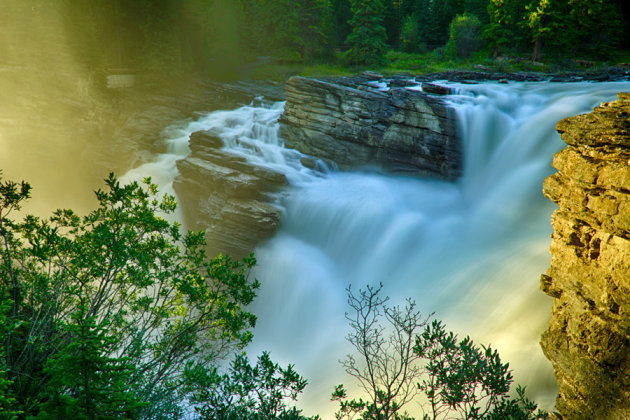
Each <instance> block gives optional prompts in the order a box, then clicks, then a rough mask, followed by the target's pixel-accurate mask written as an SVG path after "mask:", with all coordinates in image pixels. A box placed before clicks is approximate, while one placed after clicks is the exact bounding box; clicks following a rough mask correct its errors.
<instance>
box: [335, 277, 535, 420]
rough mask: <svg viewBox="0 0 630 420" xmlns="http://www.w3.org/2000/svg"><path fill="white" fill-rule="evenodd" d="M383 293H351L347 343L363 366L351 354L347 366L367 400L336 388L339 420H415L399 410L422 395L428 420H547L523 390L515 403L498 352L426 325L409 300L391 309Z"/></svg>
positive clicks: (377, 290)
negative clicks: (351, 395)
mask: <svg viewBox="0 0 630 420" xmlns="http://www.w3.org/2000/svg"><path fill="white" fill-rule="evenodd" d="M381 290H382V286H380V287H378V288H373V287H369V286H368V287H367V290H360V291H359V296H355V295H354V294H353V293H352V291H351V290H350V288H348V303H349V305H350V307H351V308H352V309H353V310H354V313H353V314H352V316H350V315H346V317H347V319H348V321H349V322H350V327H351V330H352V332H351V333H350V334H349V335H348V337H347V339H348V341H349V342H350V343H351V344H352V345H353V347H354V348H355V349H356V351H357V352H358V353H359V355H360V356H361V357H360V360H361V365H359V362H358V361H357V360H356V359H355V358H354V357H353V356H352V355H349V356H348V357H347V359H346V360H344V361H342V365H343V366H344V367H345V368H346V371H347V372H348V373H349V374H350V375H351V376H353V377H354V378H355V379H357V380H358V382H359V384H360V385H361V387H362V388H363V390H364V391H365V392H366V393H367V395H368V399H367V400H363V399H358V400H357V399H351V400H348V395H347V393H346V391H345V389H344V387H343V385H339V386H337V388H336V389H335V391H334V392H333V395H332V399H333V400H337V401H339V404H340V408H339V411H338V412H337V413H336V418H337V419H338V420H341V419H344V418H348V419H353V418H356V416H359V417H358V419H360V420H361V419H362V420H384V419H394V420H412V419H413V418H412V417H410V416H409V414H407V413H406V412H401V411H402V408H403V407H404V406H405V404H407V403H409V402H410V401H413V400H414V398H415V397H416V396H417V395H418V394H420V393H422V394H424V396H425V397H426V400H427V401H428V409H427V410H424V411H425V413H424V416H423V418H424V419H425V420H429V419H432V420H444V419H452V418H465V419H492V420H499V419H506V418H509V419H519V420H529V419H544V418H547V414H546V413H544V412H542V411H536V409H537V406H536V404H534V403H532V402H531V401H529V400H528V399H527V398H526V397H525V390H524V389H523V388H521V387H517V398H511V397H510V396H509V395H508V392H509V390H510V386H511V384H512V381H513V378H512V374H511V373H510V371H509V366H508V364H507V363H502V362H501V359H500V358H499V354H498V353H497V351H496V350H492V349H491V348H490V347H481V348H480V347H478V346H476V345H475V344H474V343H473V342H472V340H471V339H470V338H468V337H466V338H465V339H464V340H462V341H460V340H459V339H458V338H457V336H456V335H455V334H453V333H452V332H447V331H446V329H445V327H444V325H443V324H442V323H441V322H440V321H437V320H434V321H433V322H432V323H431V324H428V323H427V321H428V318H422V317H421V316H420V313H419V312H418V311H416V310H415V303H414V302H413V301H411V300H408V301H407V306H405V308H404V309H401V308H400V307H388V306H387V305H386V303H387V301H388V298H382V297H380V296H379V293H380V292H381ZM383 319H384V320H385V321H386V324H385V325H383V323H382V320H383ZM419 329H421V331H418V330H419ZM385 332H387V336H385V335H384V333H385Z"/></svg>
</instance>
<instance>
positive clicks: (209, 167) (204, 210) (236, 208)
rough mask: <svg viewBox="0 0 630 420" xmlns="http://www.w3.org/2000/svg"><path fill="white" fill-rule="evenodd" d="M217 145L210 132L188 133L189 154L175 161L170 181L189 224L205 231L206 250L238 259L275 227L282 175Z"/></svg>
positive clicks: (278, 219) (266, 236)
mask: <svg viewBox="0 0 630 420" xmlns="http://www.w3.org/2000/svg"><path fill="white" fill-rule="evenodd" d="M222 146H223V142H222V141H221V139H220V138H218V137H217V136H216V135H214V134H213V133H212V132H211V131H201V132H196V133H193V134H192V135H191V137H190V149H191V153H190V155H189V156H188V157H186V158H185V159H181V160H179V161H177V169H178V170H179V175H178V176H177V178H175V181H174V183H173V186H174V188H175V190H176V192H177V195H178V197H179V199H180V202H181V203H182V208H183V211H184V218H185V220H186V223H187V225H188V228H189V229H192V230H205V231H206V238H207V241H208V251H209V253H210V255H215V254H217V253H219V252H222V253H224V254H228V255H230V256H231V257H232V258H242V257H244V256H246V255H248V254H249V253H250V252H251V251H253V249H254V248H255V247H256V245H258V244H259V243H260V242H262V241H263V240H265V239H268V238H270V237H271V236H272V235H273V234H274V233H275V232H276V230H277V228H278V224H279V222H280V215H281V211H280V209H279V208H278V207H276V206H275V205H274V204H273V203H274V201H275V197H274V193H277V192H278V191H280V190H281V189H282V188H283V187H284V186H286V185H287V179H286V177H285V176H284V175H283V174H281V173H278V172H275V171H273V170H270V169H268V168H264V167H260V166H257V165H254V164H251V163H249V162H247V161H246V159H245V158H244V157H242V156H239V155H236V154H234V153H231V152H229V151H227V150H223V149H222V148H221V147H222Z"/></svg>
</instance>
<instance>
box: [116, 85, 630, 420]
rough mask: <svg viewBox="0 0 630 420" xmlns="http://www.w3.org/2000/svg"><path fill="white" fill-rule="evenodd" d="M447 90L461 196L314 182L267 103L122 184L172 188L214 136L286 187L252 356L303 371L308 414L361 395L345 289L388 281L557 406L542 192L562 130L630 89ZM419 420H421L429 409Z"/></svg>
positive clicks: (214, 123)
mask: <svg viewBox="0 0 630 420" xmlns="http://www.w3.org/2000/svg"><path fill="white" fill-rule="evenodd" d="M450 85H451V86H453V87H455V88H456V91H457V94H455V95H452V96H451V97H450V99H449V100H450V102H451V104H452V106H453V107H454V108H455V110H456V117H457V124H458V131H459V133H460V135H461V138H462V142H463V147H464V156H465V162H464V172H463V176H462V177H461V178H460V179H459V180H458V181H457V182H455V183H447V182H442V181H437V180H428V179H418V178H413V177H408V176H406V177H403V176H394V175H386V174H381V173H376V172H369V171H360V170H357V171H353V172H338V171H334V170H329V169H328V168H326V167H325V166H323V165H322V168H321V169H323V170H321V171H312V170H310V169H306V168H304V167H303V166H302V165H301V164H300V163H299V158H300V156H301V155H300V154H299V153H298V152H296V151H293V150H288V149H284V148H283V142H282V139H281V138H280V137H279V135H278V131H279V125H278V122H277V120H278V118H279V116H280V114H281V113H282V107H283V104H282V103H276V104H273V105H268V104H267V105H265V104H263V103H262V102H260V103H256V104H252V105H249V106H244V107H241V108H238V109H235V110H230V111H216V112H212V113H210V114H207V115H205V116H203V117H201V118H200V119H199V120H197V121H194V122H191V123H188V124H185V125H182V126H179V127H174V128H171V134H170V138H171V139H172V140H171V141H170V142H169V144H170V149H169V150H168V152H167V153H166V154H164V155H160V156H158V157H157V158H156V160H155V161H154V162H152V163H150V164H147V165H145V166H143V167H141V168H137V169H135V170H134V172H133V173H130V174H127V175H126V176H125V177H124V178H125V179H131V178H137V177H138V176H140V174H142V175H143V176H146V175H153V176H154V181H156V180H157V181H158V184H160V186H161V187H162V190H164V189H165V188H166V191H169V188H172V187H171V184H172V180H173V178H174V177H175V176H176V174H177V170H176V167H175V160H176V159H179V158H182V157H184V156H185V155H186V154H187V153H188V150H187V145H186V141H187V138H188V135H189V134H190V133H191V132H193V131H197V130H201V129H211V130H213V131H215V133H216V134H218V135H219V136H221V137H222V138H223V140H224V142H225V144H226V146H225V147H228V148H231V149H233V150H236V151H238V152H239V153H241V154H243V155H244V156H246V157H247V158H248V159H250V160H251V161H253V162H256V163H258V164H260V165H267V166H269V167H272V168H274V169H276V170H279V171H282V172H284V173H285V174H286V175H287V177H288V179H289V181H290V184H291V186H290V188H289V189H288V190H287V191H285V192H283V193H282V194H281V195H280V196H279V197H278V205H279V206H281V208H282V210H283V217H282V221H281V227H280V231H279V232H278V233H277V234H276V236H275V237H274V238H272V239H271V240H269V241H267V242H266V243H264V244H263V245H261V246H260V247H258V249H257V250H256V256H257V259H258V264H257V266H256V268H255V270H254V275H255V276H256V277H257V278H258V279H259V280H260V281H261V283H262V287H261V289H260V291H259V296H258V298H257V299H256V301H255V303H254V304H253V307H252V308H251V309H252V310H253V311H254V312H255V313H256V314H257V315H258V317H259V319H258V324H257V326H256V329H255V331H254V342H253V343H252V344H251V346H250V347H249V348H248V349H247V351H248V353H249V354H250V356H251V357H255V356H256V355H257V354H259V353H260V352H261V351H262V350H269V351H270V352H271V356H272V358H273V359H274V360H276V361H279V362H281V363H282V364H287V363H293V364H295V367H296V370H297V371H298V372H299V373H301V374H302V375H303V376H304V377H306V378H307V379H308V381H309V386H308V387H307V390H306V392H305V394H304V395H302V396H301V398H300V403H299V406H300V407H301V408H304V410H305V414H309V415H310V414H315V413H319V414H320V415H322V417H323V418H324V419H326V418H332V412H333V411H334V409H335V405H334V404H333V403H331V402H330V401H329V396H330V393H331V392H332V390H333V388H334V386H335V385H337V384H339V383H342V382H343V383H345V384H347V385H351V384H352V383H353V380H352V378H350V377H348V376H347V375H346V374H345V372H343V369H342V368H341V366H340V365H339V363H338V360H339V359H342V358H344V356H345V354H347V353H348V351H350V348H349V346H348V345H347V343H346V342H345V339H344V337H345V335H346V333H347V327H346V322H345V319H344V313H345V311H346V310H347V307H346V292H345V289H346V287H347V286H348V285H350V284H351V285H352V287H353V288H354V289H355V290H356V289H358V288H360V287H363V286H365V285H368V284H369V285H377V284H378V283H380V282H382V283H383V284H384V290H385V293H386V294H387V295H388V296H390V297H391V303H392V304H404V299H405V298H406V297H411V298H413V299H415V301H416V302H417V304H418V308H420V309H421V310H422V311H423V313H425V314H429V313H432V312H434V313H435V317H436V318H438V319H441V320H443V321H444V322H445V323H446V326H447V328H448V329H450V330H453V331H454V332H456V333H457V334H459V335H460V336H461V337H463V336H465V335H470V336H471V338H472V339H473V340H474V341H475V342H476V343H478V344H486V345H492V347H495V348H497V349H498V350H499V352H500V354H501V358H502V360H503V361H504V362H506V361H507V362H509V363H510V366H511V367H512V369H513V370H514V374H515V379H516V382H517V383H520V384H523V385H526V386H527V387H528V395H529V397H530V398H533V399H535V400H536V401H537V402H539V403H540V404H541V405H542V406H543V407H545V408H551V407H552V406H553V400H554V398H555V384H554V381H553V375H552V369H551V364H550V363H549V362H548V361H547V360H546V359H545V357H544V355H543V354H542V351H541V349H540V347H539V345H538V340H539V337H540V334H541V333H542V332H543V330H544V329H545V327H546V323H547V321H548V318H549V314H550V309H551V299H550V298H549V297H547V296H545V295H544V294H543V293H542V292H541V291H539V289H538V286H539V278H540V274H541V273H544V272H545V271H546V269H547V266H548V265H549V258H550V257H549V253H548V250H547V249H548V246H549V243H550V239H549V235H550V234H551V227H550V215H551V213H552V211H553V210H554V204H553V203H552V202H551V201H549V200H547V199H546V198H545V197H543V195H542V193H541V189H542V181H543V179H544V178H545V177H546V176H548V175H549V174H551V173H552V172H553V168H551V165H550V164H551V159H552V157H553V154H554V153H555V152H557V151H558V150H560V149H561V148H562V147H563V143H562V141H561V140H560V138H559V136H558V134H557V133H556V132H555V129H554V127H555V124H556V123H557V121H558V120H560V119H561V118H563V117H566V116H570V115H575V114H578V113H583V112H588V111H590V110H591V109H592V108H593V107H594V106H596V105H598V104H599V103H600V102H602V101H606V100H612V99H614V98H615V94H616V92H618V91H622V90H629V89H630V84H629V83H606V84H604V83H599V84H587V83H574V84H554V83H511V84H508V85H502V84H496V83H483V84H478V85H457V84H450ZM170 191H171V192H172V189H171V190H170ZM407 409H408V411H409V412H410V414H411V415H414V416H416V417H417V418H418V417H421V413H420V407H417V406H413V405H410V406H408V407H407Z"/></svg>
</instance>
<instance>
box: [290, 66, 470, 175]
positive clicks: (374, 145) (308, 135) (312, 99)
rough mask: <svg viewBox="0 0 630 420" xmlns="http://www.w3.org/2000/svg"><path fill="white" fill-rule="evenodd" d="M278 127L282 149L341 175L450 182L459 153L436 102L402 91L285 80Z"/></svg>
mask: <svg viewBox="0 0 630 420" xmlns="http://www.w3.org/2000/svg"><path fill="white" fill-rule="evenodd" d="M285 95H286V100H287V103H286V105H285V109H284V114H283V116H282V118H281V120H280V122H281V123H282V128H281V130H282V136H283V138H284V139H285V142H286V145H287V146H288V147H292V148H294V149H297V150H299V151H301V152H303V153H306V154H309V155H313V156H317V157H319V158H322V159H326V160H331V161H334V162H335V163H336V164H337V165H338V166H339V167H340V168H341V169H352V168H355V169H356V168H360V167H365V166H377V167H380V168H382V169H384V170H386V171H388V172H396V173H410V174H416V175H423V176H432V177H438V178H441V179H448V180H453V179H456V178H457V177H458V176H459V175H460V172H461V160H462V159H461V147H460V144H459V141H458V139H457V136H456V135H455V125H454V121H455V119H454V118H449V117H448V113H449V110H448V108H447V107H446V106H445V105H444V103H443V100H442V99H441V98H439V97H435V96H431V95H428V94H425V93H422V92H418V91H415V90H409V89H406V88H404V87H403V88H392V89H389V90H388V91H379V90H378V89H377V88H376V87H370V85H369V84H366V83H364V84H356V83H344V81H343V80H318V79H311V78H305V77H292V78H291V79H289V81H288V82H287V84H286V87H285Z"/></svg>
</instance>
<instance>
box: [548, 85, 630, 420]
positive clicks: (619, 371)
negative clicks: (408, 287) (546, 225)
mask: <svg viewBox="0 0 630 420" xmlns="http://www.w3.org/2000/svg"><path fill="white" fill-rule="evenodd" d="M557 130H558V131H559V132H560V134H561V137H562V139H563V140H564V141H565V142H566V143H567V144H568V147H566V148H565V149H564V150H562V151H561V152H559V153H558V154H557V155H556V156H555V158H554V161H553V165H554V167H555V168H556V169H558V172H557V173H556V174H554V175H552V176H550V177H549V178H547V179H546V180H545V183H544V193H545V195H546V196H547V197H548V198H550V199H551V200H553V201H555V202H556V203H558V205H559V209H558V210H556V211H555V213H554V214H553V217H552V223H553V227H554V233H553V236H552V237H553V242H552V245H551V248H550V251H551V267H550V268H549V270H548V272H547V274H546V275H543V276H542V280H541V288H542V290H543V291H544V292H545V293H547V294H548V295H550V296H552V297H553V298H554V305H553V311H552V317H551V320H550V323H549V326H548V328H547V330H546V331H545V332H544V334H543V336H542V340H541V345H542V348H543V350H544V352H545V354H546V356H547V357H548V358H549V359H550V360H551V362H552V364H553V367H554V372H555V376H556V379H557V382H558V386H559V394H558V397H557V400H556V409H557V410H558V412H559V413H560V414H561V416H562V417H563V418H566V419H599V420H605V419H610V420H618V419H627V418H630V94H628V93H620V94H619V100H618V101H614V102H610V103H604V104H602V105H601V106H600V107H598V108H595V110H594V112H592V113H590V114H585V115H579V116H576V117H572V118H567V119H564V120H562V121H560V122H559V123H558V125H557Z"/></svg>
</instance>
